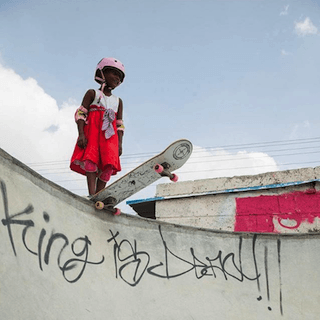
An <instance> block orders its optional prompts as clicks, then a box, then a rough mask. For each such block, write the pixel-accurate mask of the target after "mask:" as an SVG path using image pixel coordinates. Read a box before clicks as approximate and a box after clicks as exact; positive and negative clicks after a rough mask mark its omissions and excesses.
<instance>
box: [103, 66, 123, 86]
mask: <svg viewBox="0 0 320 320" xmlns="http://www.w3.org/2000/svg"><path fill="white" fill-rule="evenodd" d="M102 72H103V75H104V78H105V79H106V82H107V84H108V86H109V87H111V88H113V89H114V88H116V87H117V86H118V85H119V84H120V83H121V80H122V74H121V72H120V71H119V70H117V69H110V68H105V69H104V70H103V71H102Z"/></svg>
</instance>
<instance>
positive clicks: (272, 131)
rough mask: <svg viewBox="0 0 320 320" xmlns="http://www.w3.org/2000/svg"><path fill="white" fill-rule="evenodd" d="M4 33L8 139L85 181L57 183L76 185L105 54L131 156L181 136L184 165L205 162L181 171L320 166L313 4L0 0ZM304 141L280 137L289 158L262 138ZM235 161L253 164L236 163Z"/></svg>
mask: <svg viewBox="0 0 320 320" xmlns="http://www.w3.org/2000/svg"><path fill="white" fill-rule="evenodd" d="M0 30H1V32H0V66H1V68H0V91H1V88H2V92H0V94H1V95H0V99H1V100H2V101H1V110H2V114H3V116H2V120H0V121H2V122H1V123H0V125H1V132H0V133H1V136H2V137H4V136H9V139H7V138H6V139H4V138H2V139H1V140H2V141H1V144H2V145H1V147H2V148H3V149H4V150H6V151H7V152H9V153H10V154H12V155H13V156H16V157H17V158H18V159H20V160H21V161H23V162H25V163H27V164H30V165H31V164H37V165H39V163H40V164H41V163H43V162H46V163H49V162H50V161H53V162H52V163H54V164H57V163H58V162H60V161H61V167H59V168H60V169H61V170H60V171H59V170H57V176H55V175H53V174H52V173H51V175H47V177H48V178H49V179H52V180H53V181H56V182H57V183H59V184H62V185H63V186H65V187H67V188H69V189H70V190H73V191H74V192H78V193H83V192H85V190H84V189H85V187H80V188H76V187H73V186H71V185H70V183H71V182H61V181H66V180H72V179H70V177H71V175H70V173H66V174H65V177H63V178H61V175H62V174H63V172H67V160H68V159H69V158H70V155H71V153H72V149H73V145H74V143H75V139H76V134H77V132H76V126H75V124H74V123H73V119H72V116H73V112H74V110H75V108H76V107H77V106H79V105H80V103H81V100H82V97H83V95H84V93H85V92H86V90H87V89H89V88H96V87H97V86H96V83H95V82H94V81H93V74H94V70H95V67H96V64H97V63H98V61H99V60H100V59H101V58H102V57H106V56H113V57H116V58H118V59H120V60H121V61H122V62H123V63H124V64H125V67H126V78H125V81H124V83H123V84H122V85H121V86H120V87H119V88H117V89H116V90H115V91H114V94H116V95H118V96H120V97H121V98H122V99H123V101H124V120H125V125H126V133H125V140H124V156H123V158H124V159H123V163H124V164H125V162H126V161H129V160H128V159H133V158H135V161H136V162H135V163H136V164H138V163H139V161H144V160H146V159H147V155H150V154H151V153H152V152H157V151H160V150H162V149H164V148H165V147H166V146H167V145H168V144H169V143H171V142H172V141H174V140H176V139H179V138H187V139H190V140H191V141H192V143H193V144H194V145H195V146H196V154H195V158H194V161H193V165H192V166H190V168H189V169H188V170H187V171H188V172H190V171H193V172H194V171H196V170H198V169H197V168H200V169H201V168H202V169H203V168H205V169H206V170H204V171H205V173H196V174H195V175H191V174H190V175H189V176H188V177H184V179H185V180H188V179H194V178H208V177H215V176H226V175H229V176H231V175H238V174H254V173H259V172H264V171H269V170H283V169H288V168H290V167H306V166H317V165H320V160H318V159H319V154H317V153H315V152H317V150H318V149H319V148H317V147H318V145H315V144H314V142H318V140H316V138H318V137H320V133H319V128H320V120H319V116H318V114H319V111H318V105H319V101H320V99H319V98H320V90H319V84H320V81H319V74H320V66H319V62H318V60H319V52H320V50H319V49H320V38H319V30H320V3H319V1H310V0H301V1H299V0H297V1H292V0H288V1H284V0H277V1H275V0H259V1H258V0H247V1H243V0H236V1H232V0H217V1H216V0H161V1H153V0H148V1H146V0H139V1H136V0H128V1H127V0H118V1H108V0H103V1H84V0H77V1H73V0H71V1H70V0H68V1H62V0H56V1H39V0H33V1H32V0H31V1H6V0H2V1H1V3H0ZM17 114H18V115H17ZM18 129H20V131H19V132H20V133H17V130H18ZM296 139H306V140H304V142H306V143H302V144H299V145H292V144H291V143H289V142H287V143H284V144H283V146H282V147H281V148H282V149H284V147H286V149H288V152H287V154H288V155H287V156H286V155H285V152H284V151H281V152H280V151H279V152H273V153H272V152H271V151H270V150H275V148H276V147H272V148H271V147H270V148H266V147H267V145H266V144H265V143H266V142H272V141H288V140H290V141H293V142H294V141H295V140H296ZM308 139H315V140H308ZM308 143H309V144H308ZM310 143H312V144H310ZM252 144H256V145H252ZM231 145H236V146H237V147H236V148H234V149H230V146H231ZM253 146H255V147H253ZM308 146H311V147H312V148H311V149H309V150H306V152H302V151H301V150H304V149H301V148H302V147H303V148H306V147H308ZM218 147H219V148H218ZM217 148H218V149H217ZM281 148H280V149H281ZM280 149H279V150H280ZM282 149H281V150H282ZM291 149H297V151H294V152H293V151H292V150H291ZM290 150H291V151H290ZM299 150H300V151H299ZM269 151H270V152H269ZM311 152H313V153H311ZM262 153H263V157H262V158H263V159H262V158H261V154H262ZM293 153H299V154H297V155H295V156H293V155H292V154H293ZM137 154H138V155H137ZM221 154H222V155H224V156H227V158H226V160H225V161H221V159H222V160H223V158H221ZM273 154H281V157H279V158H277V157H276V156H273ZM134 155H136V156H134ZM204 155H206V156H207V159H208V161H206V162H205V163H203V162H202V161H201V160H203V156H204ZM244 155H245V157H247V159H246V160H243V161H242V160H240V161H238V162H234V160H235V159H236V158H239V157H242V158H243V157H244ZM196 156H197V157H196ZM126 157H127V158H126ZM217 157H220V158H219V159H220V163H215V162H214V161H215V160H217V159H218V158H217ZM242 158H241V159H242ZM252 159H254V160H255V161H253V160H252ZM312 161H313V162H312ZM240 162H241V165H242V166H244V167H246V168H247V169H246V170H240V171H239V170H238V171H236V170H233V169H232V170H231V169H230V168H237V167H239V166H240ZM309 162H310V164H309ZM311 162H312V163H311ZM52 163H51V164H52ZM62 163H63V165H62ZM222 163H223V165H224V170H220V171H219V170H215V169H217V168H220V165H222ZM287 163H295V165H291V166H290V165H285V164H287ZM307 163H308V164H307ZM51 164H50V168H49V167H48V168H47V167H45V165H44V166H43V167H42V169H43V174H44V175H45V176H46V173H47V172H49V171H48V170H49V169H52V165H51ZM263 164H266V165H267V166H266V167H265V168H263ZM31 166H32V165H31ZM63 166H64V167H63ZM133 166H134V164H131V167H133ZM33 167H34V168H35V169H36V170H38V171H39V172H41V170H40V167H39V166H38V167H37V166H35V165H34V166H33ZM124 167H125V165H124ZM255 167H256V168H255ZM228 168H229V169H228ZM200 169H199V170H200ZM210 169H212V170H215V171H212V172H211V173H210ZM46 170H47V171H46ZM67 176H68V177H69V178H66V177H67ZM182 176H183V174H182ZM72 177H76V178H74V179H77V180H78V179H82V177H80V176H73V175H72ZM79 183H80V182H79ZM81 188H82V189H83V190H81ZM76 190H77V191H76Z"/></svg>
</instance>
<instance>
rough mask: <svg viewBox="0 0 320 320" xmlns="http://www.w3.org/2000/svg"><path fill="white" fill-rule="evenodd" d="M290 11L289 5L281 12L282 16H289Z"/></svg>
mask: <svg viewBox="0 0 320 320" xmlns="http://www.w3.org/2000/svg"><path fill="white" fill-rule="evenodd" d="M288 9H289V5H287V6H285V7H284V9H283V11H281V12H280V16H286V15H288Z"/></svg>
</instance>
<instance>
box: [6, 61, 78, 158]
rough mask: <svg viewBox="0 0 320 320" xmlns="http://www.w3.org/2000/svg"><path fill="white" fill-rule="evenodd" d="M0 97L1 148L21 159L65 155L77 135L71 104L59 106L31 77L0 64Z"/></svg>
mask: <svg viewBox="0 0 320 320" xmlns="http://www.w3.org/2000/svg"><path fill="white" fill-rule="evenodd" d="M0 97H1V98H0V99H1V117H0V135H1V137H2V139H1V148H3V149H4V150H5V151H7V152H8V153H10V154H11V155H13V156H14V157H16V158H18V159H19V160H20V161H22V162H41V161H53V160H62V159H63V160H65V159H68V158H69V156H70V152H71V151H70V150H72V146H73V145H74V143H75V139H76V134H77V131H76V127H75V124H74V122H73V113H74V110H75V106H74V105H72V104H68V103H66V104H64V105H63V106H62V108H60V109H59V108H58V105H57V102H56V101H55V100H54V99H53V98H52V97H50V96H49V95H48V94H46V93H45V92H44V90H43V89H42V88H41V87H40V86H39V85H38V83H37V81H36V80H35V79H32V78H28V79H25V80H24V79H22V78H21V77H20V76H19V75H18V74H17V73H15V72H14V71H13V70H12V69H8V68H5V67H4V66H2V65H1V64H0ZM50 127H55V128H56V130H47V129H48V128H50Z"/></svg>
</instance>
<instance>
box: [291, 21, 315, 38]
mask: <svg viewBox="0 0 320 320" xmlns="http://www.w3.org/2000/svg"><path fill="white" fill-rule="evenodd" d="M295 32H296V33H297V34H298V35H299V36H302V37H304V36H307V35H310V34H317V33H318V28H317V27H316V26H315V25H314V24H313V23H312V21H311V20H310V18H309V17H307V18H305V20H304V21H299V22H295Z"/></svg>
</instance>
